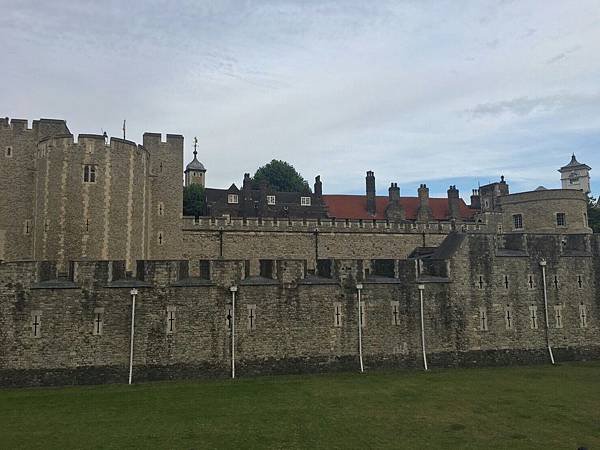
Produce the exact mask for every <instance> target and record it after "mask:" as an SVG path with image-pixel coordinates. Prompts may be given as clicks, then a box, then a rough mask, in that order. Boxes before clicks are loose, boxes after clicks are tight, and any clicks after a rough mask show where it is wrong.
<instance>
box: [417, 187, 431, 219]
mask: <svg viewBox="0 0 600 450" xmlns="http://www.w3.org/2000/svg"><path fill="white" fill-rule="evenodd" d="M417 192H418V193H419V208H418V209H417V221H419V222H429V221H430V220H431V219H433V213H432V212H431V207H430V206H429V188H428V187H427V185H426V184H421V185H420V186H419V190H418V191H417Z"/></svg>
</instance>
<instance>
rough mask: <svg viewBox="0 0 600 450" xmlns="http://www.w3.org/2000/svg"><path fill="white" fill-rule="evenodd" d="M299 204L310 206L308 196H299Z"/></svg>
mask: <svg viewBox="0 0 600 450" xmlns="http://www.w3.org/2000/svg"><path fill="white" fill-rule="evenodd" d="M300 206H310V197H300Z"/></svg>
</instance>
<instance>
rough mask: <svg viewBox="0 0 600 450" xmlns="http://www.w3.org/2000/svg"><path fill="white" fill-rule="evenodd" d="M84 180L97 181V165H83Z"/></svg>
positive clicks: (88, 181)
mask: <svg viewBox="0 0 600 450" xmlns="http://www.w3.org/2000/svg"><path fill="white" fill-rule="evenodd" d="M83 182H84V183H95V182H96V166H93V165H89V164H88V165H85V166H83Z"/></svg>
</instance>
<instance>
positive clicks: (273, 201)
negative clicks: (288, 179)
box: [267, 195, 275, 205]
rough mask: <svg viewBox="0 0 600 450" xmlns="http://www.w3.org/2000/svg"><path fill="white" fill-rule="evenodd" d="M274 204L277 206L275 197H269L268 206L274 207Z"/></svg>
mask: <svg viewBox="0 0 600 450" xmlns="http://www.w3.org/2000/svg"><path fill="white" fill-rule="evenodd" d="M274 204H275V196H274V195H267V205H274Z"/></svg>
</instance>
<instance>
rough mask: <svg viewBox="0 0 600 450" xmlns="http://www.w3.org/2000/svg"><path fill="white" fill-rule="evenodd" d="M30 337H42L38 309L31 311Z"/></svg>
mask: <svg viewBox="0 0 600 450" xmlns="http://www.w3.org/2000/svg"><path fill="white" fill-rule="evenodd" d="M31 337H33V338H36V339H38V338H41V337H42V312H41V311H40V310H35V311H31Z"/></svg>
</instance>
